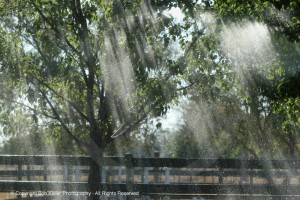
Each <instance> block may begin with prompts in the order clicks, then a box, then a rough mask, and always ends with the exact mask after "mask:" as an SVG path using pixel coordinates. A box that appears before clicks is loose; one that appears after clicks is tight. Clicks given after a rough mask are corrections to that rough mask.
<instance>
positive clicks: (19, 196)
mask: <svg viewBox="0 0 300 200" xmlns="http://www.w3.org/2000/svg"><path fill="white" fill-rule="evenodd" d="M18 181H22V165H18ZM17 198H21V195H20V194H19V195H17Z"/></svg>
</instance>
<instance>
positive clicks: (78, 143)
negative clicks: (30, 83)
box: [41, 91, 89, 148]
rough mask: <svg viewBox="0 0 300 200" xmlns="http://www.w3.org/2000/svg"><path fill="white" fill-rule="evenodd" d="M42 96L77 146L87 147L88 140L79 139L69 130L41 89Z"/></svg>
mask: <svg viewBox="0 0 300 200" xmlns="http://www.w3.org/2000/svg"><path fill="white" fill-rule="evenodd" d="M41 93H42V96H43V97H44V99H45V100H46V102H47V104H48V105H49V106H50V108H51V110H52V112H53V114H54V116H55V117H56V118H57V120H58V121H59V123H60V124H61V126H62V127H63V129H64V130H65V131H66V132H67V134H68V135H69V136H70V137H71V138H72V139H73V140H74V141H75V142H76V144H77V145H78V146H84V147H86V148H88V147H89V143H88V142H84V141H80V140H79V139H78V138H77V137H76V136H75V135H74V134H73V133H72V132H71V130H70V129H69V128H68V126H67V125H66V124H65V122H64V121H63V120H62V119H61V117H60V115H59V114H58V112H57V110H56V109H55V108H54V106H53V105H52V103H51V101H50V99H49V98H48V97H47V95H46V94H45V92H43V91H41Z"/></svg>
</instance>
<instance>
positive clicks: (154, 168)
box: [0, 154, 300, 199]
mask: <svg viewBox="0 0 300 200" xmlns="http://www.w3.org/2000/svg"><path fill="white" fill-rule="evenodd" d="M90 162H91V158H90V157H86V156H47V155H38V156H19V155H4V156H0V192H10V193H11V192H13V191H23V192H34V191H62V190H63V191H66V192H67V191H77V192H86V191H88V189H87V183H86V178H87V175H88V171H89V169H88V166H89V163H90ZM102 165H103V166H104V168H103V171H102V173H103V177H102V186H101V191H109V192H118V191H122V192H135V193H137V195H138V196H140V197H141V196H148V197H149V198H150V197H153V198H158V197H161V196H169V197H171V198H172V199H173V198H174V199H176V198H178V199H187V198H193V199H197V197H201V198H205V199H215V198H219V199H223V198H226V197H233V198H235V199H240V198H243V199H300V160H258V159H250V160H237V159H185V158H134V157H133V156H132V155H131V154H127V155H126V156H125V157H105V158H104V160H103V163H102ZM57 179H60V180H57ZM17 196H18V197H19V198H20V197H21V196H20V195H17ZM27 198H28V197H27ZM36 198H41V197H36ZM124 198H126V196H125V197H124ZM127 198H130V197H128V196H127ZM132 198H134V197H132ZM79 199H84V198H82V197H80V198H79ZM119 199H120V198H119Z"/></svg>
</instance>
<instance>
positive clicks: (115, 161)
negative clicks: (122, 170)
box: [0, 155, 125, 166]
mask: <svg viewBox="0 0 300 200" xmlns="http://www.w3.org/2000/svg"><path fill="white" fill-rule="evenodd" d="M91 161H92V158H91V157H88V156H69V155H61V156H59V155H58V156H52V155H31V156H27V155H25V156H24V155H1V156H0V165H80V166H89V165H90V162H91ZM102 165H103V166H124V165H125V164H124V158H123V157H104V159H103V163H102Z"/></svg>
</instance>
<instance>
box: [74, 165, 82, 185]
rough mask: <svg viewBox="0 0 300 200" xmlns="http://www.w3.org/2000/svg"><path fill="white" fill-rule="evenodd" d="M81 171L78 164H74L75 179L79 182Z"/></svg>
mask: <svg viewBox="0 0 300 200" xmlns="http://www.w3.org/2000/svg"><path fill="white" fill-rule="evenodd" d="M80 177H81V172H80V165H76V167H75V181H76V182H80Z"/></svg>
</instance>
